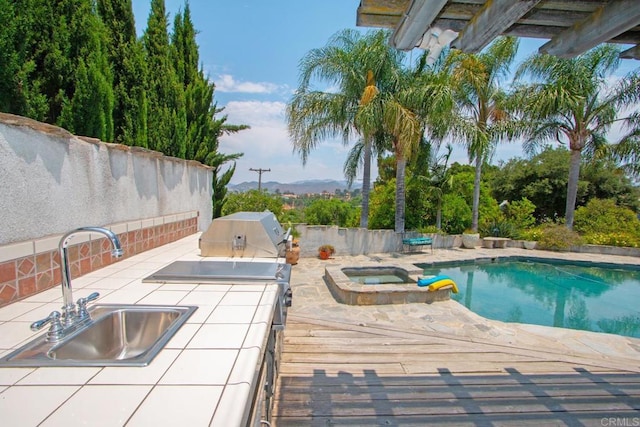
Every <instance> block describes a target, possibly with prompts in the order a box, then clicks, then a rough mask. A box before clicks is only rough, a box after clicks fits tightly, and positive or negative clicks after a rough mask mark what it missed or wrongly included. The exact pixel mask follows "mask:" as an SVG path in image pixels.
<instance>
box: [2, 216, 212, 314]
mask: <svg viewBox="0 0 640 427" xmlns="http://www.w3.org/2000/svg"><path fill="white" fill-rule="evenodd" d="M198 217H199V214H198V212H197V211H191V212H185V213H180V214H173V215H166V216H163V217H157V218H145V219H143V220H136V221H130V222H127V223H119V224H113V225H110V226H106V227H105V228H109V229H110V230H111V231H113V232H114V233H116V234H117V235H118V238H119V239H120V244H121V246H122V249H123V250H124V255H123V256H122V257H121V258H112V257H111V244H110V243H109V241H108V240H107V239H106V238H104V237H102V235H100V234H96V233H91V234H90V233H81V234H78V235H77V236H76V237H74V240H73V242H74V245H72V246H70V247H69V262H70V268H71V277H72V278H76V277H78V276H82V275H84V274H87V273H89V272H90V271H94V270H97V269H99V268H101V267H105V266H107V265H109V264H113V263H115V262H118V261H119V260H122V259H126V258H128V257H131V256H133V255H136V254H139V253H141V252H144V251H147V250H149V249H153V248H156V247H158V246H162V245H165V244H167V243H170V242H174V241H176V240H179V239H182V238H183V237H186V236H189V235H191V234H194V233H196V232H197V231H198ZM61 238H62V235H59V236H47V237H44V238H42V239H38V240H33V241H28V242H18V243H12V244H10V245H5V246H0V307H2V306H4V305H7V304H9V303H12V302H14V301H17V300H20V299H23V298H26V297H28V296H31V295H33V294H36V293H38V292H41V291H44V290H46V289H49V288H52V287H54V286H57V285H59V284H60V283H61V276H60V254H59V253H58V244H59V242H60V239H61Z"/></svg>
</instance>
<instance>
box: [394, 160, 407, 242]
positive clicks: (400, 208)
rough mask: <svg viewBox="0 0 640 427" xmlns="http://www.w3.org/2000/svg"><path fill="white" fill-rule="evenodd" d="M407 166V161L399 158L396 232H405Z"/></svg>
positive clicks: (397, 168) (397, 165)
mask: <svg viewBox="0 0 640 427" xmlns="http://www.w3.org/2000/svg"><path fill="white" fill-rule="evenodd" d="M406 166H407V161H406V160H405V159H401V158H398V160H397V163H396V233H404V204H405V203H404V202H405V191H404V173H405V168H406Z"/></svg>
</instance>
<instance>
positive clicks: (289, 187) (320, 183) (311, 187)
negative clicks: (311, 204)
mask: <svg viewBox="0 0 640 427" xmlns="http://www.w3.org/2000/svg"><path fill="white" fill-rule="evenodd" d="M227 187H228V189H229V191H235V192H238V193H242V192H245V191H248V190H257V189H258V181H251V182H242V183H240V184H229V185H228V186H227ZM262 189H264V190H267V191H269V192H270V193H275V192H276V190H278V191H280V193H293V194H309V193H311V194H321V193H323V192H325V191H326V192H329V193H335V191H336V190H341V191H342V190H346V189H348V187H347V182H346V181H334V180H331V179H323V180H321V179H316V180H308V181H296V182H290V183H287V184H282V183H280V182H275V181H267V182H263V183H262Z"/></svg>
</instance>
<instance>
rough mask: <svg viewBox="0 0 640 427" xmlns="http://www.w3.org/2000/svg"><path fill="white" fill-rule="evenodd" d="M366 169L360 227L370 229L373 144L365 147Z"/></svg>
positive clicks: (363, 180) (363, 174)
mask: <svg viewBox="0 0 640 427" xmlns="http://www.w3.org/2000/svg"><path fill="white" fill-rule="evenodd" d="M362 156H363V162H364V168H363V171H362V210H361V212H360V227H362V228H369V193H370V190H371V142H367V143H365V145H364V153H363V155H362Z"/></svg>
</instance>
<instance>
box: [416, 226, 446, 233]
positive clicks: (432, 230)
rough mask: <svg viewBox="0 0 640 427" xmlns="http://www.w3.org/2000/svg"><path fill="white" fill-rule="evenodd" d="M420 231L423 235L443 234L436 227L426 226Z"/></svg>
mask: <svg viewBox="0 0 640 427" xmlns="http://www.w3.org/2000/svg"><path fill="white" fill-rule="evenodd" d="M418 231H419V232H420V233H422V234H442V230H438V227H436V226H435V225H426V226H424V227H420V229H418Z"/></svg>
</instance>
